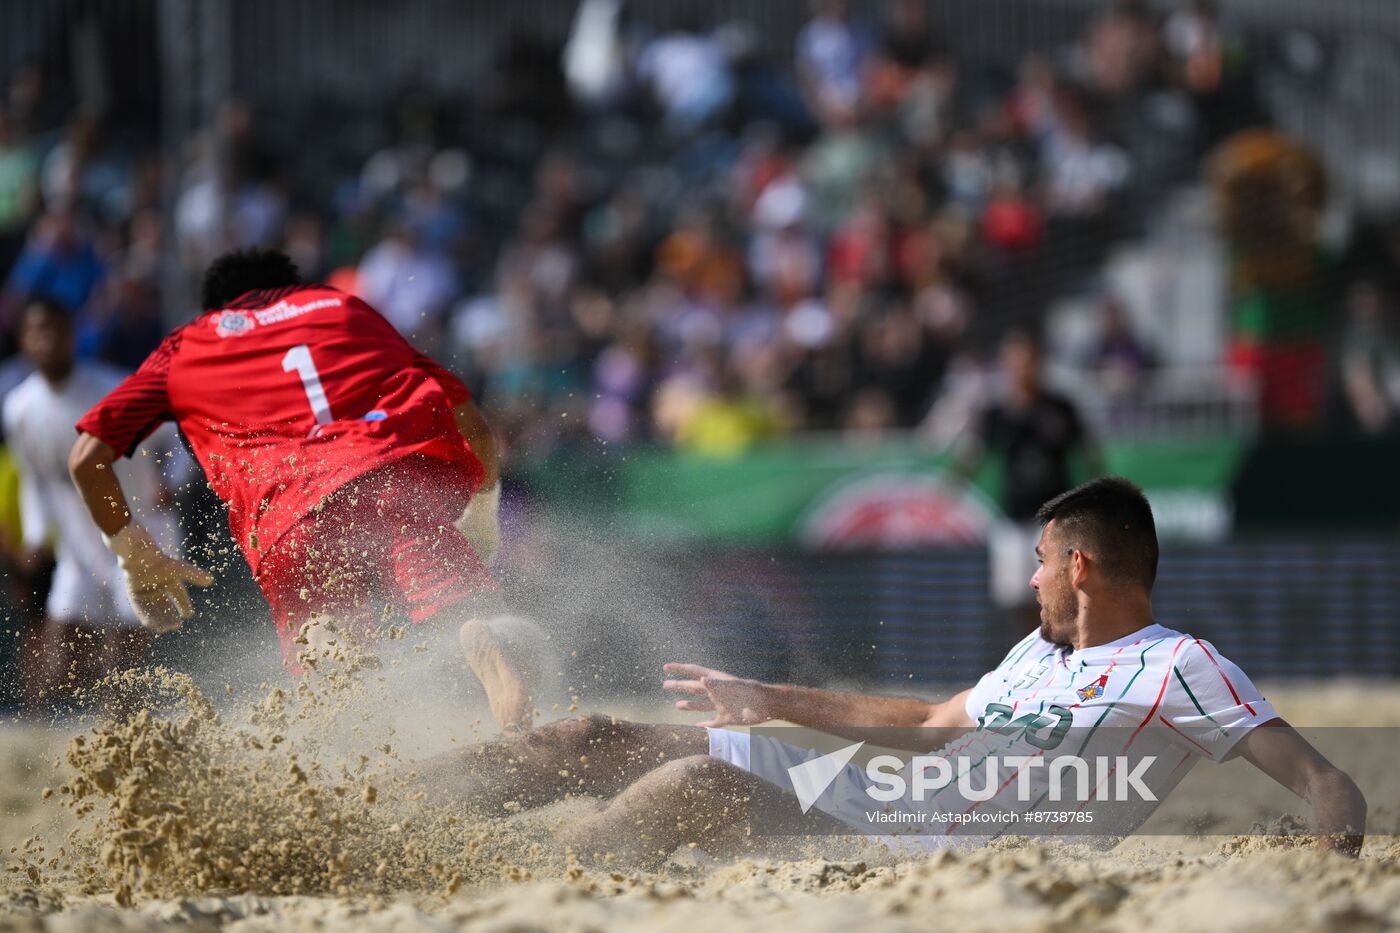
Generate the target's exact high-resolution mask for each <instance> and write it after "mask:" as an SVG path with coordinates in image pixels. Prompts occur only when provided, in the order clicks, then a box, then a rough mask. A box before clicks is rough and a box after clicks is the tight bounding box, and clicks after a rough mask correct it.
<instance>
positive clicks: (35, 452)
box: [4, 363, 174, 626]
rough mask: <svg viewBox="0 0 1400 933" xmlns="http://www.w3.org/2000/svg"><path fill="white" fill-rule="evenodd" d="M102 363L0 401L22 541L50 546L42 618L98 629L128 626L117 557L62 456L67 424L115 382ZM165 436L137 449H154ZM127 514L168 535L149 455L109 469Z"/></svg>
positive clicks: (31, 380)
mask: <svg viewBox="0 0 1400 933" xmlns="http://www.w3.org/2000/svg"><path fill="white" fill-rule="evenodd" d="M122 378H123V373H121V372H120V371H118V370H115V369H112V368H110V367H107V366H102V365H98V364H91V363H79V364H78V365H77V366H76V367H75V368H74V370H73V372H72V373H71V374H70V375H69V377H68V379H66V380H65V381H64V383H63V384H62V385H61V386H58V387H55V386H53V385H52V384H50V383H49V381H48V380H47V379H45V378H44V377H43V375H42V374H40V373H37V372H36V373H31V374H30V375H29V376H28V377H27V378H25V380H24V381H23V382H21V383H20V384H19V385H18V386H16V387H15V388H14V389H13V390H12V391H11V392H10V394H9V395H7V396H6V397H5V402H4V425H5V442H6V444H7V445H8V446H9V448H10V451H11V453H12V454H13V455H14V457H15V462H16V465H17V467H18V469H19V473H20V522H21V525H22V527H23V532H24V544H25V546H26V547H28V548H40V547H45V546H47V545H50V544H52V545H53V548H54V557H55V567H54V580H53V586H52V588H51V589H50V592H49V601H48V607H47V609H48V614H49V616H50V618H53V619H57V620H59V621H63V622H74V623H80V624H84V625H92V626H100V625H111V624H123V625H135V624H137V622H136V617H135V615H134V614H133V613H132V611H131V606H130V602H129V601H128V599H127V596H126V587H125V582H124V580H123V579H122V574H121V571H120V570H119V569H118V568H117V563H116V558H115V557H114V556H113V555H112V553H111V552H110V551H108V550H107V547H106V545H104V544H103V542H102V533H101V532H100V531H98V529H97V526H96V525H95V524H94V523H93V521H92V517H91V516H90V515H89V514H88V511H87V507H86V506H85V505H84V504H83V501H82V497H81V496H80V495H79V494H78V490H77V488H76V487H75V486H74V485H73V480H72V478H71V477H70V476H69V474H68V454H69V452H70V451H71V450H72V449H73V442H74V441H75V440H77V437H78V435H77V432H76V431H75V429H74V427H73V426H74V425H75V424H77V422H78V420H79V419H80V418H82V416H83V415H84V414H86V413H87V411H88V410H89V409H90V408H91V407H92V406H93V405H95V404H97V402H98V401H99V400H101V399H102V397H103V396H105V395H106V394H107V393H108V392H110V391H111V390H112V389H113V388H115V387H116V386H117V385H118V384H119V383H120V382H121V380H122ZM162 441H163V442H164V443H166V444H168V443H169V441H170V437H169V436H168V435H167V436H166V437H165V438H163V439H158V438H157V437H156V436H155V435H153V436H152V438H151V439H150V440H148V441H147V443H146V444H144V445H143V447H148V448H153V449H155V450H158V451H159V450H161V449H162V448H161V446H160V445H161V444H162ZM115 470H116V475H117V478H118V479H119V480H120V481H121V483H122V487H123V489H124V490H125V491H126V493H127V498H128V499H129V500H130V503H131V506H132V509H133V512H134V513H135V514H136V515H138V516H139V517H140V518H141V519H142V521H143V523H144V524H147V526H148V527H150V528H151V530H152V533H153V534H155V535H157V536H158V538H159V539H167V540H163V541H162V543H163V544H166V543H168V539H169V538H171V537H172V536H173V532H174V526H173V521H172V517H171V516H168V515H159V514H157V513H156V509H155V505H154V503H155V500H156V498H157V496H158V494H159V491H160V488H161V482H162V481H161V477H160V470H159V468H158V467H157V466H156V464H155V461H154V458H153V457H149V456H142V455H141V454H139V453H138V454H137V455H136V456H135V457H132V458H131V459H129V460H127V459H122V460H119V461H118V462H117V463H116V464H115Z"/></svg>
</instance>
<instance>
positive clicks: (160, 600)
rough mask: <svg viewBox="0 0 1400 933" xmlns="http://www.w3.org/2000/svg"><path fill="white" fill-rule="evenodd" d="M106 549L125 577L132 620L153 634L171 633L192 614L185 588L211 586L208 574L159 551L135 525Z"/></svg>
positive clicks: (119, 533)
mask: <svg viewBox="0 0 1400 933" xmlns="http://www.w3.org/2000/svg"><path fill="white" fill-rule="evenodd" d="M107 546H108V547H109V548H111V550H112V553H114V554H116V555H117V563H118V565H119V566H120V567H121V569H122V571H123V572H124V573H125V574H126V587H127V592H128V593H129V594H130V595H131V605H132V608H134V609H135V610H136V617H137V618H138V619H140V620H141V624H142V625H144V626H145V627H146V628H148V629H150V630H151V631H153V632H171V631H174V630H175V629H177V628H179V627H180V626H181V625H182V624H183V623H184V620H185V619H188V618H189V617H190V616H191V615H193V614H194V605H193V604H192V603H191V602H190V594H189V592H188V591H187V590H186V589H185V587H186V585H187V584H190V583H193V584H194V585H195V586H209V585H210V584H211V583H213V582H214V577H213V575H212V574H210V573H209V572H208V571H206V570H202V569H200V568H199V567H196V566H195V565H194V564H190V563H186V562H185V561H183V560H180V559H179V558H176V557H171V556H170V555H169V554H166V553H165V552H164V551H162V550H161V549H160V546H159V545H158V544H156V542H155V540H154V539H153V538H152V537H151V535H150V532H148V531H146V529H144V528H142V527H141V526H140V525H138V524H136V523H135V522H131V523H130V524H128V525H127V526H126V527H125V528H123V529H122V530H121V531H119V532H117V533H116V534H115V535H112V536H111V537H110V538H108V539H107Z"/></svg>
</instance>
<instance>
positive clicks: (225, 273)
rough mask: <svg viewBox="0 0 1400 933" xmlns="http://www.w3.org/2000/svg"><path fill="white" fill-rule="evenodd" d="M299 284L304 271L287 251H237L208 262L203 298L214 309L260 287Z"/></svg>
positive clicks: (205, 305) (205, 303)
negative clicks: (301, 270)
mask: <svg viewBox="0 0 1400 933" xmlns="http://www.w3.org/2000/svg"><path fill="white" fill-rule="evenodd" d="M300 283H301V273H300V272H298V271H297V267H296V263H294V262H292V260H291V258H290V257H289V256H288V255H287V254H286V253H284V252H282V251H280V250H275V249H244V250H236V251H234V252H230V253H224V254H223V255H222V256H220V257H219V258H218V259H215V260H214V261H213V262H211V263H210V264H209V268H208V269H207V270H206V271H205V273H204V281H203V282H202V283H201V285H200V301H201V302H202V303H203V305H204V309H205V310H206V311H214V310H217V309H219V308H226V307H228V306H229V305H230V304H232V303H233V302H234V300H236V299H238V298H240V297H242V296H243V295H245V294H247V293H248V292H251V291H255V290H257V289H260V288H284V287H286V286H288V285H298V284H300Z"/></svg>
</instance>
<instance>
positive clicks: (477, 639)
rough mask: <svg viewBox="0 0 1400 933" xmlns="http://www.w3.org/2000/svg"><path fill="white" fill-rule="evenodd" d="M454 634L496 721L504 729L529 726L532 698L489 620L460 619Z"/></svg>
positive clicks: (531, 719)
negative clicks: (460, 625)
mask: <svg viewBox="0 0 1400 933" xmlns="http://www.w3.org/2000/svg"><path fill="white" fill-rule="evenodd" d="M457 638H458V640H459V641H460V642H461V643H462V654H463V655H465V656H466V659H467V664H468V665H469V666H470V667H471V669H472V672H473V673H474V674H476V678H477V680H479V681H481V686H482V687H484V688H485V689H486V700H487V702H488V703H489V704H490V705H491V715H492V716H493V717H495V719H496V723H497V724H498V725H500V727H501V728H502V729H503V730H505V731H507V732H511V731H515V730H527V729H529V728H530V726H531V724H532V723H533V720H534V715H533V708H532V703H533V699H532V697H531V696H530V691H529V689H528V688H527V687H526V684H525V679H524V677H522V675H521V671H520V669H519V667H518V666H517V665H516V664H512V663H511V661H512V659H511V658H509V657H507V647H508V645H507V642H506V641H505V640H504V639H502V638H500V637H499V636H498V635H497V633H496V632H494V631H492V629H491V625H490V623H488V622H483V621H480V620H478V619H473V620H472V621H470V622H464V623H462V628H461V629H460V630H459V631H458V634H457Z"/></svg>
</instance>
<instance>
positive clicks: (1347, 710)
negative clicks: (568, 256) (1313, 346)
mask: <svg viewBox="0 0 1400 933" xmlns="http://www.w3.org/2000/svg"><path fill="white" fill-rule="evenodd" d="M373 677H374V675H373V674H371V675H370V679H371V680H372V679H373ZM132 686H134V687H138V688H139V689H141V690H142V691H144V693H145V695H146V696H147V697H148V698H149V706H150V707H151V710H153V712H152V711H146V712H143V713H142V714H141V715H139V716H137V717H136V718H134V719H131V720H128V721H126V722H124V723H122V724H121V725H116V724H107V725H98V724H95V723H82V724H74V725H73V726H71V727H69V728H67V729H64V730H60V729H40V728H37V727H29V726H20V725H14V726H10V727H7V728H4V729H0V747H3V749H4V752H5V754H4V757H3V760H2V761H0V805H3V807H4V812H5V820H4V825H3V831H2V832H0V843H3V846H4V850H5V855H4V868H5V869H6V870H5V872H4V873H3V877H4V880H3V882H0V930H10V929H16V930H28V929H34V930H39V929H45V930H72V931H79V930H82V931H86V930H107V929H110V930H164V929H185V928H197V929H228V930H238V931H253V930H287V929H293V930H299V929H307V930H312V929H315V930H350V929H355V930H386V931H388V930H393V931H418V930H424V931H428V930H434V931H437V930H495V931H504V930H536V929H538V930H578V931H584V930H589V931H592V930H632V929H637V930H641V929H646V930H653V929H667V928H672V927H680V926H687V927H700V926H702V925H703V927H705V928H714V927H723V928H724V929H725V930H726V933H729V931H738V930H750V929H764V930H765V931H768V930H772V929H773V928H774V927H775V926H777V925H782V926H800V927H802V928H804V929H814V930H826V929H830V930H850V929H853V928H857V927H859V928H867V927H878V928H881V929H892V930H894V929H906V928H907V929H921V930H927V929H930V928H940V929H941V928H956V929H959V930H968V931H975V930H984V929H985V930H997V931H1007V930H1061V929H1064V930H1069V929H1073V930H1094V929H1110V930H1112V929H1123V930H1130V929H1131V930H1158V929H1160V930H1182V929H1212V930H1220V929H1231V930H1237V929H1259V930H1265V929H1268V930H1277V929H1282V928H1288V929H1290V930H1295V931H1306V930H1335V929H1361V930H1365V929H1386V928H1393V927H1400V843H1397V842H1396V838H1397V836H1396V833H1397V820H1400V814H1397V813H1396V812H1395V808H1394V807H1393V806H1390V804H1389V802H1388V801H1376V800H1374V799H1373V800H1372V829H1373V832H1374V831H1375V830H1377V829H1380V830H1384V832H1385V833H1386V834H1385V835H1372V836H1371V837H1370V838H1369V839H1368V842H1367V846H1366V848H1365V850H1364V852H1363V855H1362V857H1361V858H1360V859H1359V860H1349V859H1346V858H1343V857H1341V856H1336V855H1332V854H1328V853H1322V852H1317V851H1314V850H1313V849H1311V848H1310V847H1307V846H1304V845H1302V844H1300V842H1299V841H1298V840H1296V839H1288V838H1281V837H1268V836H1265V837H1260V836H1236V837H1231V836H1202V837H1196V838H1186V837H1173V836H1141V837H1135V838H1133V839H1129V840H1127V841H1125V842H1124V843H1122V844H1120V845H1118V846H1116V847H1111V848H1107V847H1104V848H1101V847H1096V846H1094V845H1082V844H1073V843H1065V844H1055V843H1047V842H1044V841H1025V840H1004V841H1001V842H999V843H997V844H996V845H994V846H993V847H991V848H987V849H980V850H973V851H960V852H940V853H935V854H932V855H926V856H921V857H901V858H896V857H894V856H891V855H890V854H888V853H887V852H885V851H884V850H883V849H879V848H873V847H869V846H866V845H864V844H860V843H857V842H855V841H851V840H834V839H823V840H811V841H804V842H802V843H801V850H800V851H796V852H786V853H776V852H773V853H769V854H765V855H762V856H760V857H748V858H743V859H738V860H726V859H720V858H713V857H711V856H708V855H706V854H705V853H703V852H699V851H683V852H682V853H680V854H679V855H678V856H677V857H676V858H674V859H673V860H672V861H671V862H670V863H668V864H667V865H666V866H664V867H663V868H662V869H661V870H659V871H650V872H641V871H635V870H631V869H629V868H627V867H625V866H616V867H611V868H609V867H604V868H601V869H600V868H597V867H584V866H581V865H579V864H578V863H576V862H575V861H574V859H573V858H572V857H571V855H570V854H569V853H567V852H561V851H558V850H557V849H556V848H554V847H552V846H551V845H550V841H549V839H550V837H549V828H550V826H551V824H552V823H553V822H554V821H557V820H558V819H560V818H561V817H562V816H563V815H566V814H567V813H568V812H570V810H571V808H577V807H581V806H587V805H589V804H588V802H587V801H569V802H565V803H562V804H559V805H557V806H555V807H553V808H549V809H547V810H543V811H538V812H534V813H524V814H518V815H511V814H501V815H495V816H490V815H488V816H479V815H469V814H462V813H457V812H453V811H451V810H447V809H439V808H436V807H434V806H432V805H430V802H429V801H425V800H423V799H422V798H421V797H419V796H417V794H418V792H417V791H415V790H413V787H414V785H413V784H412V782H411V780H406V779H405V776H406V775H411V773H412V761H413V759H414V757H415V755H416V754H417V753H418V752H419V751H420V749H419V748H418V747H417V744H416V740H414V739H412V738H410V737H409V736H407V735H405V734H404V733H403V731H402V729H401V728H400V727H398V726H394V725H386V724H384V723H383V722H377V721H374V718H373V717H367V716H365V715H363V714H362V712H361V710H362V709H364V708H370V709H379V708H380V706H381V705H382V703H377V702H373V701H374V699H375V698H374V697H373V696H372V694H373V692H374V690H375V689H377V688H375V687H374V686H373V685H370V686H366V683H365V681H364V675H363V674H362V675H360V677H359V678H358V679H357V678H356V677H348V678H343V679H339V675H331V676H330V677H329V678H327V679H326V680H323V681H322V683H321V685H320V687H319V689H318V690H317V691H315V692H314V693H313V692H311V691H305V690H304V691H302V692H301V694H300V695H299V694H298V691H296V690H294V689H287V685H286V684H282V685H281V686H280V687H279V686H266V687H262V688H260V689H259V690H257V691H254V695H252V696H249V697H241V698H236V699H235V698H210V697H206V696H205V695H204V694H202V693H200V692H199V691H198V690H197V689H196V688H195V686H194V685H193V683H192V682H190V681H189V680H188V679H187V678H182V677H181V676H179V675H176V674H173V673H171V672H158V673H154V674H147V675H144V676H143V677H141V678H135V679H133V681H132ZM381 686H382V685H381ZM366 691H369V694H368V695H367V694H366ZM1268 693H1269V694H1270V696H1271V698H1272V699H1273V700H1274V701H1275V704H1276V705H1277V706H1278V707H1279V708H1280V710H1281V711H1282V712H1283V713H1284V715H1286V716H1289V717H1290V718H1292V719H1294V720H1295V721H1300V722H1307V723H1312V724H1317V725H1338V724H1344V725H1356V724H1362V723H1365V724H1371V725H1394V724H1396V723H1397V722H1400V686H1389V685H1375V684H1360V683H1336V684H1320V685H1292V686H1284V687H1279V686H1276V687H1274V688H1273V689H1272V690H1269V691H1268ZM215 699H218V700H219V702H218V703H215V702H214V700H215ZM367 699H369V700H370V701H371V702H368V703H366V700H367ZM379 699H380V700H382V697H380V698H379ZM349 710H354V711H355V712H354V713H353V715H351V714H348V713H347V711H349ZM1363 711H1364V712H1363ZM561 712H563V711H561ZM623 712H625V713H626V714H628V715H633V716H635V715H636V710H635V709H627V710H623ZM1363 716H1365V718H1364V719H1363V718H1362V717H1363ZM479 728H480V727H479ZM483 734H484V730H483ZM386 736H388V738H387V739H386V738H385V737H386ZM381 740H382V741H381ZM465 740H467V739H465V738H457V741H465ZM449 741H450V740H449ZM348 749H355V751H354V752H353V753H352V752H349V751H347V750H348ZM410 749H412V750H411V751H410ZM1207 767H1208V766H1202V767H1200V768H1197V769H1196V771H1197V773H1201V772H1203V771H1205V770H1206V768H1207ZM1231 767H1234V765H1227V766H1224V767H1221V768H1213V769H1210V771H1209V772H1206V773H1205V777H1204V778H1203V780H1207V781H1210V780H1216V781H1224V782H1226V783H1228V782H1229V780H1231V778H1230V777H1229V775H1230V773H1231V772H1229V770H1228V769H1229V768H1231ZM1244 767H1247V766H1244ZM1222 775H1224V777H1222ZM1195 777H1196V774H1193V775H1192V779H1194V778H1195ZM1371 777H1372V778H1375V777H1376V776H1374V775H1373V776H1371ZM1188 780H1189V779H1188ZM1223 786H1224V785H1223V784H1222V787H1223ZM1378 803H1379V804H1380V805H1379V806H1378V805H1377V804H1378Z"/></svg>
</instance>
